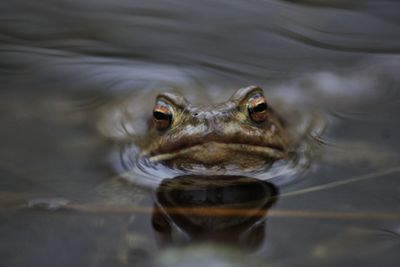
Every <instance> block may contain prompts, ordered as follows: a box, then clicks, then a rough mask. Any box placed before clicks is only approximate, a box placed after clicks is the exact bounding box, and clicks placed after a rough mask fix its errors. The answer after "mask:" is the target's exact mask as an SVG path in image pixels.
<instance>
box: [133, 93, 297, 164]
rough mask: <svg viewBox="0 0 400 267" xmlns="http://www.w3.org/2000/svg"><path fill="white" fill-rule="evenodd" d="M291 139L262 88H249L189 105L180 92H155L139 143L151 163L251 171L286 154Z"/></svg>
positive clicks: (289, 149)
mask: <svg viewBox="0 0 400 267" xmlns="http://www.w3.org/2000/svg"><path fill="white" fill-rule="evenodd" d="M290 140H291V139H290V136H289V134H288V133H287V132H286V129H285V121H284V119H283V118H282V117H281V116H280V115H279V114H278V113H277V112H275V110H274V108H273V107H272V106H271V105H270V103H269V102H268V101H267V98H266V96H265V94H264V90H263V89H262V88H261V87H259V86H248V87H244V88H240V89H239V90H237V91H236V92H235V93H234V94H233V95H232V96H231V97H230V98H229V99H228V100H227V101H225V102H222V103H217V104H204V105H193V104H191V103H190V102H189V101H188V100H187V99H186V98H185V97H184V96H183V95H182V94H180V93H171V92H165V93H160V94H158V95H157V96H156V98H155V104H154V107H153V112H152V118H151V120H150V121H149V123H148V130H147V135H146V138H143V139H142V140H141V141H140V142H138V144H139V146H140V148H141V154H142V155H143V156H145V157H148V159H149V160H150V161H151V162H157V163H158V162H162V163H164V164H167V165H173V166H177V167H185V168H188V167H193V166H199V165H200V166H205V167H210V168H212V167H215V166H218V167H220V168H224V167H227V166H235V167H238V168H241V169H247V168H250V169H251V168H255V167H257V166H267V165H270V164H271V163H273V162H275V161H277V160H281V159H285V158H288V157H289V155H290V151H291V148H292V147H291V145H292V144H291V141H290Z"/></svg>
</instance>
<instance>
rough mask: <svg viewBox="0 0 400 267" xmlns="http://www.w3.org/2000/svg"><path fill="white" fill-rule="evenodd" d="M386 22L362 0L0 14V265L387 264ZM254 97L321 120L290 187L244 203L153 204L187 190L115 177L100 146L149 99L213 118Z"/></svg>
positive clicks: (385, 11)
mask: <svg viewBox="0 0 400 267" xmlns="http://www.w3.org/2000/svg"><path fill="white" fill-rule="evenodd" d="M399 11H400V5H399V3H398V2H397V1H376V0H375V1H373V0H368V1H357V0H353V1H341V0H332V1H311V0H310V1H270V0H265V1H259V0H255V1H202V2H198V1H157V0H154V1H126V0H117V1H108V0H101V1H84V2H82V1H75V0H69V1H67V0H57V1H40V2H34V1H26V0H13V1H11V0H3V1H2V2H1V3H0V20H1V23H0V58H1V60H0V84H1V90H0V123H1V127H0V129H1V130H0V178H1V179H0V207H1V210H0V236H1V237H2V238H1V240H2V241H1V243H0V263H1V265H2V266H47V265H49V266H72V265H73V266H111V265H113V266H189V265H190V266H197V265H199V266H204V265H208V266H221V265H224V266H243V265H247V266H265V265H267V264H268V265H271V266H293V265H296V266H355V265H357V266H358V265H363V266H377V265H382V264H383V265H385V266H397V265H398V262H399V256H398V253H397V251H398V249H399V246H400V238H399V234H400V222H399V221H400V206H399V203H400V201H399V200H400V199H399V195H400V186H399V183H398V178H399V171H400V165H399V163H400V160H399V153H400V150H399V147H400V143H399V140H398V138H397V136H399V134H400V127H399V123H398V115H397V114H399V112H400V101H399V94H400V91H399V90H400V88H399V87H400V79H399V76H398V70H399V69H400V57H399V55H398V53H399V52H400V25H399V23H400V20H399V18H398V13H399ZM251 84H257V85H260V86H262V87H263V88H264V89H265V92H266V95H267V97H268V99H271V101H272V103H274V104H275V105H276V107H277V108H282V109H286V108H289V109H292V110H297V111H299V112H300V113H302V114H310V113H307V112H310V110H311V111H312V114H317V115H318V116H319V117H320V118H322V119H323V125H324V127H325V128H324V129H325V130H324V132H323V134H321V135H320V134H318V135H317V136H318V142H317V143H318V151H319V154H318V155H317V156H315V157H313V158H312V160H311V161H310V162H307V164H305V165H304V166H306V167H304V168H301V171H299V169H296V168H294V169H293V168H292V169H289V170H290V171H289V172H283V173H280V174H281V175H280V176H279V177H278V179H275V180H274V179H269V178H270V177H275V178H276V175H275V174H274V175H271V173H268V174H267V175H266V176H262V179H261V180H262V181H261V180H257V182H254V183H250V185H248V187H242V188H243V189H241V190H239V189H238V188H240V187H235V186H233V187H232V184H229V183H228V185H229V186H226V185H224V183H222V184H220V185H218V186H216V185H215V184H211V185H208V187H207V186H206V188H208V189H207V190H204V186H205V185H204V184H200V185H197V184H196V183H193V182H191V183H189V188H187V187H183V188H180V190H186V191H184V192H185V193H179V194H177V196H181V198H179V197H178V199H177V198H176V197H175V196H176V195H174V194H164V195H162V196H163V197H164V199H163V200H161V202H160V193H159V192H163V191H162V189H163V188H164V189H165V183H168V181H177V180H174V179H178V181H179V177H178V178H177V177H176V176H182V175H184V174H182V173H176V174H174V173H170V175H166V172H165V170H163V169H159V168H156V169H155V170H153V172H149V171H148V169H147V170H146V172H145V174H146V175H147V176H146V177H153V178H154V177H156V178H157V179H155V180H156V181H157V183H153V182H151V183H146V182H144V180H143V179H141V177H142V176H141V175H143V172H142V173H139V174H140V175H137V176H135V175H133V176H132V175H131V176H129V178H132V177H133V178H136V180H135V179H133V180H132V179H126V178H127V177H126V175H124V173H126V171H127V170H126V167H127V166H126V164H125V166H124V164H122V163H123V161H122V160H121V157H120V155H121V154H120V153H119V152H120V151H121V150H120V149H121V148H120V147H119V146H116V145H115V144H114V143H112V142H110V140H109V139H107V138H105V137H104V136H103V135H102V133H101V129H100V130H99V124H101V123H100V122H102V121H104V120H105V118H106V117H107V114H108V115H109V114H111V113H112V112H113V111H115V110H118V107H119V106H120V105H121V103H124V104H127V105H131V106H132V108H133V109H135V110H137V114H138V116H142V115H143V116H145V115H146V114H148V113H149V112H151V104H150V106H149V104H147V103H152V101H153V100H152V99H153V98H152V97H153V96H154V95H155V94H156V93H157V92H160V91H166V90H177V88H178V90H180V91H181V92H182V93H183V94H185V95H186V96H187V98H188V99H189V100H191V101H194V102H198V103H205V102H209V101H210V102H220V101H224V100H226V99H227V98H228V97H229V96H230V95H231V93H232V92H233V91H235V90H236V89H238V88H240V87H243V86H248V85H251ZM313 116H314V115H313ZM100 128H101V127H100ZM128 152H129V151H128ZM128 169H129V165H128ZM280 170H281V169H280ZM278 171H279V170H278ZM133 173H134V174H135V173H136V174H138V172H133ZM163 175H164V176H163ZM231 175H232V174H231ZM233 175H234V174H233ZM238 175H239V174H238ZM240 175H243V174H240ZM268 175H269V176H268ZM167 176H168V177H167ZM245 176H246V177H247V178H246V179H249V180H246V179H245V180H246V181H253V180H252V179H255V178H260V177H257V175H254V174H248V175H245ZM160 177H163V178H165V177H167V178H169V180H162V179H158V178H160ZM152 181H154V180H152ZM204 181H205V183H206V181H207V179H205V180H204ZM282 181H284V182H282ZM172 184H173V183H172ZM206 184H207V183H206ZM167 188H168V187H167ZM193 188H195V189H196V188H197V189H198V190H197V191H196V190H195V193H193ZM246 188H250V189H251V190H250V191H251V192H258V194H254V195H252V194H249V193H246V192H247V191H246ZM266 188H269V189H270V190H271V191H268V190H267V189H266ZM271 188H272V189H271ZM176 190H178V189H176ZM157 192H158V193H157ZM271 192H275V193H273V194H271ZM166 196H168V198H167V199H165V197H166ZM252 197H253V198H252ZM167 200H168V201H167ZM166 203H167V204H168V205H169V206H168V208H167V209H164V204H166ZM177 203H178V204H179V205H178V208H179V207H180V208H182V207H183V208H186V209H183V213H181V210H176V207H175V206H176V205H177ZM246 203H251V204H252V205H250V204H246ZM260 203H261V204H260ZM242 204H243V205H244V204H246V205H247V206H246V205H245V206H243V205H242ZM171 205H172V207H171ZM174 205H175V206H174ZM232 205H233V206H232ZM241 205H242V206H241ZM199 207H200V208H204V207H206V208H207V209H206V210H205V212H206V216H205V215H204V210H203V211H201V210H200V211H199V210H198V208H199ZM165 211H166V213H165ZM168 212H172V213H171V214H175V215H168V214H169V213H168ZM166 214H167V216H166ZM176 214H178V215H179V216H178V219H177V216H176ZM182 214H183V215H182ZM190 214H192V216H194V218H197V219H193V220H189V223H188V222H187V218H186V217H188V218H191V216H190ZM161 215H162V216H161ZM185 215H186V217H185ZM157 216H158V217H157ZM160 216H161V217H160ZM196 216H197V217H196ZM154 217H156V218H161V219H159V220H158V221H157V220H155V219H154ZM232 217H233V218H236V219H232V220H230V219H229V218H232ZM162 218H163V219H162ZM185 218H186V219H185ZM177 220H178V221H177ZM182 220H183V221H185V223H182ZM226 221H230V222H231V223H232V224H230V225H227V224H226ZM155 222H158V224H157V223H155ZM160 222H161V223H160ZM224 224H225V225H224ZM160 225H161V226H163V227H164V228H163V227H161V226H160ZM182 225H184V226H182ZM188 225H189V226H188ZM199 225H200V226H201V227H200V226H199ZM199 227H200V228H199ZM160 229H161V230H162V231H161V230H160ZM193 229H194V230H193ZM160 233H162V234H160ZM171 233H174V234H175V236H174V235H172V234H171ZM190 233H192V234H190ZM193 233H195V234H194V235H193ZM218 234H221V236H222V237H225V238H220V239H218V238H215V237H216V236H218ZM229 236H232V238H226V237H229ZM239 236H241V238H242V239H240V240H239V239H235V238H233V237H239ZM219 241H221V242H219ZM196 264H197V265H196ZM200 264H201V265H200Z"/></svg>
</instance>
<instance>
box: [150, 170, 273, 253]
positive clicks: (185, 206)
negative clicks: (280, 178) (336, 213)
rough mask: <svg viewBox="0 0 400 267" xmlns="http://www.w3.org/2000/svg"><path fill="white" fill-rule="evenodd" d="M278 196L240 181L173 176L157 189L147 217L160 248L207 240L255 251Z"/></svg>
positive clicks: (268, 186) (267, 187) (253, 183)
mask: <svg viewBox="0 0 400 267" xmlns="http://www.w3.org/2000/svg"><path fill="white" fill-rule="evenodd" d="M277 198H278V191H277V188H276V187H275V186H273V185H272V184H271V183H268V182H266V181H261V180H258V179H254V178H248V177H244V176H190V175H186V176H178V177H175V178H173V179H166V180H164V181H163V182H162V183H161V184H160V186H159V187H158V188H157V191H156V195H155V200H154V202H155V204H154V210H153V215H152V223H153V228H154V231H155V233H156V236H157V238H158V241H159V243H160V244H161V245H167V244H176V245H179V244H185V243H188V242H203V241H211V242H218V243H225V244H231V245H235V246H239V247H241V248H246V249H250V250H251V249H256V248H257V247H258V246H259V245H260V244H261V243H262V241H263V239H264V234H265V224H266V223H265V216H266V214H267V211H268V209H269V208H270V207H271V206H272V205H273V204H274V203H275V202H276V200H277Z"/></svg>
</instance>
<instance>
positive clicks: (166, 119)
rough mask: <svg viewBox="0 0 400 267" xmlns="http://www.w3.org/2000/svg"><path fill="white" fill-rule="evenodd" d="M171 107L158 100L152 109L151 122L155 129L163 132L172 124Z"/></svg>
mask: <svg viewBox="0 0 400 267" xmlns="http://www.w3.org/2000/svg"><path fill="white" fill-rule="evenodd" d="M172 115H173V113H172V107H171V105H170V104H169V103H167V102H166V101H164V100H162V99H158V100H157V101H156V104H155V106H154V109H153V121H154V124H155V126H156V128H157V129H159V130H165V129H167V128H168V127H169V126H170V125H171V123H172Z"/></svg>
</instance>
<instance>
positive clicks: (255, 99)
mask: <svg viewBox="0 0 400 267" xmlns="http://www.w3.org/2000/svg"><path fill="white" fill-rule="evenodd" d="M267 110H268V105H267V101H266V100H265V97H264V96H263V95H262V93H256V94H254V95H252V96H251V97H250V98H249V100H248V102H247V111H248V113H249V116H250V119H251V120H252V121H254V122H256V123H261V122H264V121H265V120H266V119H267V116H268V113H267Z"/></svg>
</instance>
